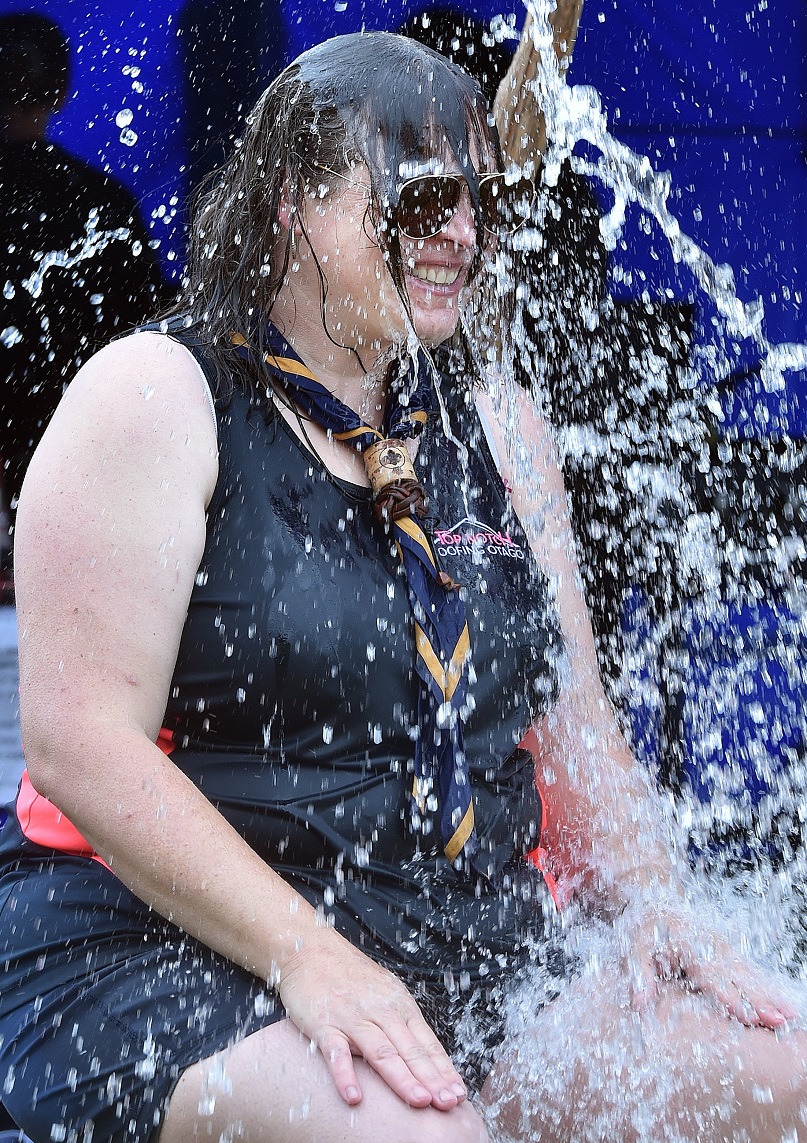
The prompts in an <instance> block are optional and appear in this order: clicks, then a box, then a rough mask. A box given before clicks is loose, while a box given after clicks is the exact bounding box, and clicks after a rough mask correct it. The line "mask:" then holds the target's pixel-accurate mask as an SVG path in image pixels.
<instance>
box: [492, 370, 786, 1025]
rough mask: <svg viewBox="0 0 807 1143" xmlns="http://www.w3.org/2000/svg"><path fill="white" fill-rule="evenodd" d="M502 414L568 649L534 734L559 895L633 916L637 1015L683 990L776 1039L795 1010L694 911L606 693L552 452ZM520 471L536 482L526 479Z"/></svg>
mask: <svg viewBox="0 0 807 1143" xmlns="http://www.w3.org/2000/svg"><path fill="white" fill-rule="evenodd" d="M503 403H504V404H510V406H511V407H510V408H509V409H508V410H506V412H507V413H508V414H509V415H506V416H504V417H502V415H501V412H502V411H501V410H498V411H497V409H496V408H494V404H493V401H492V400H491V399H490V397H489V396H488V395H483V396H481V397H480V399H479V407H480V412H481V414H482V416H483V419H484V421H485V423H486V425H487V426H488V428H489V430H490V432H491V435H492V436H493V439H494V443H495V445H496V449H497V452H498V455H499V458H500V468H501V471H502V473H503V475H504V476H505V477H506V479H508V481H509V483H510V485H511V487H512V489H513V492H512V496H513V507H514V508H515V510H516V513H517V514H518V516H519V519H520V520H521V521H522V523H523V524H524V527H525V530H526V532H527V536H528V538H529V540H530V545H531V548H532V550H533V552H534V553H535V555H536V558H537V560H538V562H539V564H540V565H541V566H542V567H543V569H544V570H545V572H546V574H547V575H548V577H549V579H550V583H551V584H553V585H554V588H555V594H556V599H557V605H558V611H559V616H560V624H561V630H562V634H563V638H564V641H565V663H564V669H563V674H562V678H561V693H560V697H559V699H558V701H557V703H556V704H555V707H554V708H553V710H552V711H550V713H549V714H547V715H546V716H545V717H544V718H542V719H541V720H540V721H538V722H537V723H536V724H535V726H534V727H533V735H534V739H533V742H534V745H535V747H536V763H537V772H538V773H537V777H538V779H539V784H540V785H541V786H542V788H543V790H544V791H545V795H546V800H547V802H548V806H549V821H550V837H549V838H547V843H546V844H547V848H548V849H550V856H551V848H552V847H554V850H555V853H554V857H555V859H556V862H557V865H558V866H559V868H557V869H556V870H553V871H554V872H557V873H559V874H560V880H561V884H562V882H563V879H564V876H565V875H566V872H567V871H570V872H571V875H572V885H571V888H572V889H577V890H578V891H579V892H580V894H581V896H583V897H584V898H588V900H589V901H592V902H593V903H594V904H595V905H601V904H605V906H606V908H607V909H608V911H609V912H611V913H612V914H613V913H614V912H619V911H620V910H622V909H626V907H629V908H628V909H626V912H625V914H624V916H623V921H624V922H626V923H625V924H623V925H622V928H621V930H620V932H621V940H622V942H623V952H624V956H625V960H626V963H627V965H629V966H630V970H631V978H632V989H633V992H634V1003H636V1004H637V1005H644V1004H646V1003H650V1002H652V999H653V998H654V997H655V996H656V995H657V994H658V986H659V983H660V982H661V981H670V980H674V979H678V978H684V979H685V980H686V985H687V987H693V988H697V989H700V990H703V991H705V992H709V993H711V994H712V995H714V996H715V998H716V999H717V1000H718V1001H719V1002H720V1003H722V1004H723V1005H725V1007H726V1009H727V1010H728V1011H729V1012H730V1013H731V1014H732V1015H734V1016H735V1017H736V1018H737V1019H738V1020H740V1021H741V1022H743V1023H746V1024H758V1025H763V1026H766V1027H769V1028H777V1027H780V1026H781V1025H782V1024H783V1023H784V1022H785V1020H786V1019H788V1018H791V1017H792V1016H793V1014H794V1013H793V1009H792V1007H790V1006H789V1005H788V1003H787V1002H786V1001H785V1000H783V998H782V997H780V996H776V995H775V990H772V989H771V985H770V983H769V982H768V981H767V980H766V979H765V978H764V977H762V976H760V974H759V973H758V971H757V970H756V969H755V968H754V967H753V966H751V965H750V964H748V963H747V962H746V961H745V959H744V957H743V956H742V955H739V954H738V953H737V951H736V947H735V946H734V945H733V944H732V942H731V940H730V939H728V938H727V937H726V935H725V933H724V932H723V930H722V927H721V924H720V923H719V922H718V920H717V917H716V915H715V914H713V913H712V912H711V911H710V909H709V907H708V902H706V901H705V900H703V899H702V898H699V897H698V896H697V895H695V896H694V898H693V902H690V901H689V899H688V897H689V893H688V887H687V885H686V881H687V876H686V874H687V861H686V855H685V854H683V855H682V856H681V858H680V860H676V854H675V850H674V846H673V836H672V833H671V831H670V830H669V829H668V828H666V824H665V816H666V814H665V805H664V802H663V799H662V797H661V795H660V794H659V793H658V792H657V791H656V789H655V788H654V786H653V783H652V782H651V781H650V778H649V775H648V774H647V772H646V770H645V768H644V767H643V766H640V765H638V764H637V763H636V762H635V761H634V759H633V757H632V754H631V752H630V750H629V748H628V746H627V743H626V742H625V740H624V738H623V737H622V735H621V733H620V731H619V728H618V727H617V724H616V720H615V717H614V713H613V710H612V708H611V706H610V703H609V702H608V699H607V697H606V695H605V693H604V691H603V688H602V684H601V682H600V677H599V670H598V667H597V660H596V654H595V647H594V636H593V633H592V629H591V624H590V621H589V618H588V612H587V609H586V606H585V603H584V600H583V596H582V592H581V590H580V587H579V582H578V571H577V566H576V560H575V555H574V543H573V538H572V532H571V524H570V519H569V512H568V507H567V501H566V493H565V490H564V487H563V479H562V476H561V472H560V468H559V465H558V462H557V458H556V455H555V449H554V446H553V442H552V440H551V437H550V435H549V432H548V430H547V426H546V424H545V423H544V421H543V419H542V418H541V417H540V415H539V414H538V412H537V410H536V409H535V407H534V405H533V402H532V401H531V400H530V398H529V397H528V396H527V394H526V393H524V392H523V391H522V390H520V389H519V390H517V391H516V392H515V393H514V394H513V395H512V397H511V398H509V399H508V400H507V401H506V402H503ZM508 423H515V424H517V426H518V433H519V437H520V442H517V444H516V445H515V446H514V447H511V448H508V438H509V437H510V436H511V435H512V434H508V433H506V432H505V431H504V428H503V425H504V424H508ZM522 444H523V448H522V447H521V446H522ZM525 471H528V472H529V473H530V476H529V479H524V478H523V476H522V478H520V477H519V473H521V474H523V473H524V472H525ZM772 992H773V995H772Z"/></svg>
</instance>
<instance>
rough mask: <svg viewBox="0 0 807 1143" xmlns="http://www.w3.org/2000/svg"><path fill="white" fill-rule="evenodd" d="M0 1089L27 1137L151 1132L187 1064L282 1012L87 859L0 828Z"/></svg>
mask: <svg viewBox="0 0 807 1143" xmlns="http://www.w3.org/2000/svg"><path fill="white" fill-rule="evenodd" d="M0 863H2V865H3V871H2V874H0V1099H2V1101H3V1104H4V1105H5V1106H6V1107H7V1108H8V1110H9V1112H10V1113H11V1115H12V1116H13V1117H14V1119H15V1121H16V1122H17V1123H19V1125H20V1126H21V1127H22V1128H23V1129H24V1130H25V1132H26V1134H27V1135H28V1137H29V1138H30V1139H32V1140H33V1141H34V1143H89V1141H90V1139H92V1140H93V1141H94V1143H146V1141H147V1140H149V1139H150V1138H152V1137H154V1138H156V1134H157V1131H158V1128H159V1125H160V1123H161V1122H162V1119H163V1117H164V1114H165V1110H166V1108H167V1105H168V1101H169V1099H170V1097H171V1094H172V1092H173V1090H174V1087H175V1085H176V1082H177V1080H178V1079H179V1077H180V1075H181V1074H182V1072H183V1071H184V1069H185V1068H186V1067H188V1066H189V1065H190V1064H192V1063H196V1062H197V1061H198V1060H200V1059H205V1058H207V1057H208V1056H210V1055H212V1054H214V1053H215V1052H217V1051H219V1050H221V1049H222V1048H224V1047H226V1046H227V1045H229V1044H231V1043H233V1041H235V1040H237V1039H241V1038H242V1037H244V1036H247V1035H249V1034H250V1033H251V1032H255V1031H257V1030H258V1029H259V1028H262V1027H265V1026H266V1025H268V1024H272V1023H274V1022H276V1021H277V1020H281V1019H283V1018H284V1015H285V1013H284V1011H283V1008H282V1005H281V1004H280V1003H279V1001H278V999H277V996H276V995H275V994H274V993H273V992H270V991H269V990H268V989H267V988H266V987H265V986H264V985H262V984H261V982H260V981H259V980H257V979H256V978H255V977H254V976H252V975H251V974H250V973H248V972H246V971H244V970H243V969H241V968H239V967H238V966H237V965H234V964H233V963H232V962H231V961H228V960H225V959H224V958H223V957H220V956H218V955H217V954H216V953H214V952H213V951H212V950H211V949H209V948H207V947H206V946H204V945H202V944H200V943H199V942H198V941H195V940H193V939H192V938H191V937H188V936H187V935H186V934H185V933H183V932H181V931H180V930H179V929H177V928H176V927H175V926H174V925H172V924H170V923H169V922H168V921H166V920H164V919H163V918H162V917H160V916H159V915H158V914H156V913H154V912H153V911H152V910H150V909H148V908H147V907H146V906H145V905H144V904H143V903H142V902H141V901H139V900H138V899H137V898H136V897H135V896H133V894H132V893H130V892H129V890H128V889H126V888H125V887H124V886H123V885H121V883H120V881H118V879H117V878H116V877H115V876H113V874H111V873H110V872H109V870H107V869H105V868H104V867H103V866H102V865H100V863H99V862H97V861H92V860H88V859H87V858H70V857H66V856H63V855H62V856H59V857H58V858H57V859H56V860H53V859H52V855H51V854H49V853H48V852H47V851H45V850H43V849H41V848H40V847H39V846H35V845H32V844H31V843H30V842H26V841H25V840H24V839H23V838H22V835H21V834H20V832H19V829H18V827H17V823H16V820H15V818H14V817H13V816H12V817H10V818H9V819H8V820H7V822H6V824H5V825H4V826H3V828H2V830H0Z"/></svg>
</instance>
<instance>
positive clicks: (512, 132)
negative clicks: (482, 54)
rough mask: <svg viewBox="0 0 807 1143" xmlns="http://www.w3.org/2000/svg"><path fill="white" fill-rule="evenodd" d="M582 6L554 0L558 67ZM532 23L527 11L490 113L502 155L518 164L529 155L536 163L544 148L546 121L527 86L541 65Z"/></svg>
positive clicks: (565, 62)
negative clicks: (494, 123) (514, 50)
mask: <svg viewBox="0 0 807 1143" xmlns="http://www.w3.org/2000/svg"><path fill="white" fill-rule="evenodd" d="M582 10H583V0H557V7H556V8H555V9H554V11H553V12H551V13H550V16H549V22H550V24H551V25H552V30H553V32H554V45H555V54H556V55H557V59H558V65H559V67H560V69H561V71H564V70H565V69H566V68H567V67H568V66H569V62H570V60H571V55H572V49H573V48H574V41H575V39H576V37H577V27H578V24H579V23H580V13H581V12H582ZM532 23H533V21H532V15H529V16H528V17H527V20H526V22H525V24H524V31H523V32H522V34H521V40H520V42H519V45H518V48H517V49H516V53H515V55H514V56H513V61H512V63H511V64H510V67H509V68H508V70H507V74H506V75H505V77H504V79H503V80H502V82H501V83H500V84H499V90H498V91H497V92H496V99H495V100H494V103H493V116H494V118H495V120H496V126H497V128H498V131H499V138H500V139H501V143H502V150H503V151H504V155H505V158H506V159H507V160H508V162H511V163H516V164H517V165H518V166H522V165H523V164H524V163H525V162H527V161H528V160H530V159H531V160H532V161H533V162H535V163H537V159H538V156H540V155H541V154H542V153H543V151H544V150H545V149H546V122H545V120H544V116H543V113H542V111H541V110H540V108H539V106H538V103H537V102H536V98H535V95H534V94H533V93H532V92H530V91H527V89H526V85H527V84H528V83H531V82H532V81H533V80H534V79H535V77H536V76H537V74H538V68H539V66H540V59H539V56H538V53H537V51H536V48H535V44H534V43H533V39H532Z"/></svg>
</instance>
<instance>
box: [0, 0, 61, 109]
mask: <svg viewBox="0 0 807 1143" xmlns="http://www.w3.org/2000/svg"><path fill="white" fill-rule="evenodd" d="M69 82H70V47H69V45H68V42H67V39H66V37H65V35H64V33H63V32H62V30H61V29H60V28H59V26H58V24H55V23H54V22H53V20H49V19H48V18H47V17H46V16H37V15H34V14H33V13H29V12H17V13H11V14H10V15H7V16H0V109H3V110H6V111H7V110H8V109H10V108H12V107H48V108H52V109H54V110H55V109H56V108H57V107H58V106H59V103H60V101H61V99H62V98H63V96H64V94H65V92H66V91H67V86H68V84H69Z"/></svg>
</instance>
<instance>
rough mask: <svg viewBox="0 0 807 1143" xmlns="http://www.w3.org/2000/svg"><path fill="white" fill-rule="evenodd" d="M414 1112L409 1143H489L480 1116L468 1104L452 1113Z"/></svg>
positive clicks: (488, 1136) (456, 1108)
mask: <svg viewBox="0 0 807 1143" xmlns="http://www.w3.org/2000/svg"><path fill="white" fill-rule="evenodd" d="M423 1115H424V1113H423V1112H420V1111H418V1112H415V1122H414V1124H413V1128H414V1133H413V1136H412V1140H411V1143H491V1139H490V1135H489V1134H488V1130H487V1128H486V1127H485V1123H484V1121H483V1119H482V1116H481V1115H480V1114H479V1112H478V1111H477V1110H476V1108H475V1107H474V1106H473V1105H472V1104H470V1103H467V1102H466V1103H463V1104H460V1106H459V1107H455V1108H454V1110H453V1111H448V1112H445V1111H436V1110H432V1109H429V1110H428V1111H427V1112H426V1113H425V1117H424V1118H422V1119H420V1121H419V1122H418V1119H419V1117H421V1116H423Z"/></svg>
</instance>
